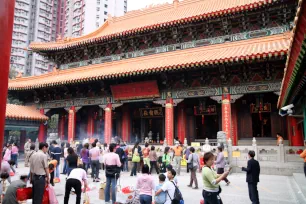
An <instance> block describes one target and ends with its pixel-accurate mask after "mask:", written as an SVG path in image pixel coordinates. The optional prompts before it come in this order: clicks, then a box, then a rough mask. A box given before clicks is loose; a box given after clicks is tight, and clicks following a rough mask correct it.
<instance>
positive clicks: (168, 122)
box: [165, 98, 174, 146]
mask: <svg viewBox="0 0 306 204" xmlns="http://www.w3.org/2000/svg"><path fill="white" fill-rule="evenodd" d="M173 130H174V129H173V99H172V98H168V99H167V100H166V118H165V135H166V140H167V144H168V145H169V146H171V145H173V135H174V132H173Z"/></svg>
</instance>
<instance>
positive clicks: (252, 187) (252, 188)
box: [248, 183, 259, 204]
mask: <svg viewBox="0 0 306 204" xmlns="http://www.w3.org/2000/svg"><path fill="white" fill-rule="evenodd" d="M248 188H249V197H250V200H251V201H252V204H259V197H258V190H257V183H248Z"/></svg>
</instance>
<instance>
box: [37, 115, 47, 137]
mask: <svg viewBox="0 0 306 204" xmlns="http://www.w3.org/2000/svg"><path fill="white" fill-rule="evenodd" d="M40 113H41V114H43V115H44V114H45V111H44V109H40ZM45 134H46V126H45V125H44V123H41V124H40V125H39V131H38V141H39V142H45V141H46V138H45Z"/></svg>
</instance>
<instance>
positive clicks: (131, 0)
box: [128, 0, 173, 11]
mask: <svg viewBox="0 0 306 204" xmlns="http://www.w3.org/2000/svg"><path fill="white" fill-rule="evenodd" d="M167 2H168V3H172V2H173V0H128V11H132V10H138V9H141V8H145V7H146V6H149V5H151V4H154V5H155V4H163V3H167Z"/></svg>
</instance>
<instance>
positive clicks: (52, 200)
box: [48, 185, 58, 204]
mask: <svg viewBox="0 0 306 204" xmlns="http://www.w3.org/2000/svg"><path fill="white" fill-rule="evenodd" d="M48 188H49V202H50V204H58V201H57V198H56V195H55V191H54V188H53V187H52V186H51V185H49V187H48Z"/></svg>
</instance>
